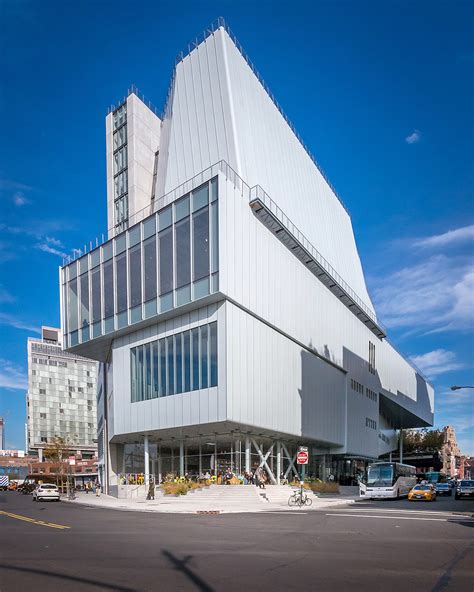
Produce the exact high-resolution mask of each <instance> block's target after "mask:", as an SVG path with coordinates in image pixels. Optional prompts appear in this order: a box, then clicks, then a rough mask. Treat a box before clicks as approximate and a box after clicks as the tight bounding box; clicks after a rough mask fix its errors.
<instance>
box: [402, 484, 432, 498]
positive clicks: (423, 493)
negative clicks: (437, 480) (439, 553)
mask: <svg viewBox="0 0 474 592" xmlns="http://www.w3.org/2000/svg"><path fill="white" fill-rule="evenodd" d="M416 500H420V501H424V502H434V501H435V500H436V491H435V489H434V487H432V486H431V485H415V487H414V488H413V489H412V490H410V493H409V494H408V501H410V502H413V501H416Z"/></svg>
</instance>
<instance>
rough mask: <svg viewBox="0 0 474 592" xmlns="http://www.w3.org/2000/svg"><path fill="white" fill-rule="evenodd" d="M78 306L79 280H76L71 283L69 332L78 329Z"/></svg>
mask: <svg viewBox="0 0 474 592" xmlns="http://www.w3.org/2000/svg"><path fill="white" fill-rule="evenodd" d="M77 305H78V301H77V279H74V280H71V281H70V282H69V331H76V330H77V328H78V316H77Z"/></svg>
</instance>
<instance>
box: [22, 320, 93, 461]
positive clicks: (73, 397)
mask: <svg viewBox="0 0 474 592" xmlns="http://www.w3.org/2000/svg"><path fill="white" fill-rule="evenodd" d="M96 381H97V363H96V362H94V361H93V360H89V359H87V358H84V357H82V356H78V355H75V354H72V353H69V352H66V351H63V350H62V347H61V332H60V330H59V329H54V328H51V327H42V328H41V338H38V339H36V338H31V337H30V338H29V339H28V395H27V431H28V436H27V439H28V452H29V453H30V454H31V453H37V454H38V456H39V458H40V460H42V457H43V451H44V449H45V448H47V447H48V445H49V444H50V443H51V442H52V441H54V438H55V437H61V438H63V439H64V441H65V442H66V443H67V445H68V447H70V451H71V453H81V454H82V456H83V457H84V458H90V457H92V456H95V455H96V453H97V426H96V422H97V412H96V391H97V385H96Z"/></svg>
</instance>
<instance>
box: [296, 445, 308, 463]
mask: <svg viewBox="0 0 474 592" xmlns="http://www.w3.org/2000/svg"><path fill="white" fill-rule="evenodd" d="M308 458H309V454H308V449H307V448H305V447H303V446H300V447H299V449H298V454H297V456H296V462H297V463H298V464H299V465H307V464H308Z"/></svg>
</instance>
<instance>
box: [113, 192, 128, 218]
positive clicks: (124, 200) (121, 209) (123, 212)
mask: <svg viewBox="0 0 474 592" xmlns="http://www.w3.org/2000/svg"><path fill="white" fill-rule="evenodd" d="M127 218H128V195H123V196H122V197H120V198H119V199H117V201H116V202H115V223H116V224H120V223H121V222H123V221H124V220H126V219H127Z"/></svg>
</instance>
